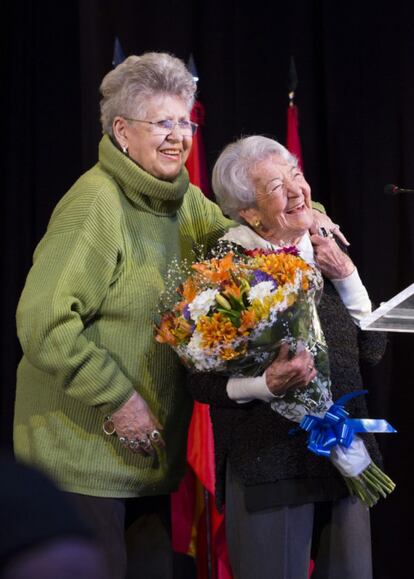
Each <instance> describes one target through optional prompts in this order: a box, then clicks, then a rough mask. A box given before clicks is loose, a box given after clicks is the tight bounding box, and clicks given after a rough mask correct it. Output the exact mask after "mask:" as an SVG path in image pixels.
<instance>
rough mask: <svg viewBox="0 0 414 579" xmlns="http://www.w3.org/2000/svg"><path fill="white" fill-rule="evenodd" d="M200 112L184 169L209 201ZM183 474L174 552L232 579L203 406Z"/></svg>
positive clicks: (201, 570) (204, 576) (202, 570)
mask: <svg viewBox="0 0 414 579" xmlns="http://www.w3.org/2000/svg"><path fill="white" fill-rule="evenodd" d="M204 114H205V113H204V107H203V105H202V104H201V103H200V102H198V101H197V102H196V103H195V104H194V107H193V110H192V113H191V120H192V121H193V122H195V123H197V124H198V125H199V129H198V131H197V133H196V135H195V136H194V139H193V146H192V149H191V153H190V156H189V158H188V160H187V163H186V167H187V170H188V172H189V175H190V181H191V183H194V184H195V185H197V186H198V187H200V189H201V190H202V191H203V193H204V194H205V195H206V196H207V197H211V190H210V187H209V184H208V177H207V168H206V161H205V151H204V146H203V142H202V135H201V127H202V126H203V124H204ZM187 462H188V469H187V473H186V475H185V477H184V479H183V481H182V482H181V485H180V487H179V489H178V491H176V492H175V493H173V494H172V497H171V510H172V540H173V549H174V550H175V551H177V552H179V553H184V554H189V555H192V556H194V557H196V561H197V577H198V579H208V577H209V566H210V567H211V575H212V577H213V579H232V573H231V569H230V563H229V559H228V554H227V546H226V539H225V528H224V516H223V515H221V514H220V513H218V511H217V509H216V507H215V504H214V488H215V468H214V439H213V431H212V426H211V420H210V412H209V407H208V405H207V404H201V403H199V402H196V403H195V404H194V411H193V416H192V419H191V424H190V429H189V433H188V442H187Z"/></svg>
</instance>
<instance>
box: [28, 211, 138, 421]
mask: <svg viewBox="0 0 414 579" xmlns="http://www.w3.org/2000/svg"><path fill="white" fill-rule="evenodd" d="M104 211H105V208H104V209H103V210H102V209H101V210H100V212H99V213H100V215H99V218H98V219H97V218H96V216H94V215H93V212H92V215H90V216H89V219H88V220H87V221H86V223H84V225H83V226H82V228H80V229H79V228H78V227H75V228H72V229H70V228H69V229H66V230H65V231H62V229H61V230H59V227H57V228H56V227H55V228H53V227H51V228H50V231H49V232H48V233H47V234H46V235H45V237H44V238H43V240H42V241H41V243H40V244H39V246H38V248H37V250H36V252H35V259H34V263H33V266H32V269H31V270H30V272H29V275H28V277H27V281H26V284H25V287H24V290H23V292H22V295H21V298H20V302H19V306H18V310H17V328H18V335H19V339H20V343H21V346H22V349H23V352H24V355H25V356H26V358H27V359H28V360H29V362H30V363H31V364H32V365H33V366H35V367H36V368H38V369H40V370H43V371H45V372H47V373H49V374H53V375H54V376H55V379H56V383H57V385H58V386H61V387H63V388H64V389H65V391H66V393H67V394H68V395H69V396H72V397H73V398H76V399H78V400H79V401H81V402H82V403H84V404H87V405H90V406H96V407H98V408H100V409H101V410H102V412H111V411H113V410H115V409H117V408H119V406H121V405H122V404H123V402H125V401H126V400H127V399H128V398H129V397H130V396H131V395H132V393H133V391H134V390H133V385H132V384H131V382H130V380H129V379H128V378H127V376H126V375H125V374H124V373H123V372H122V370H121V368H120V367H119V365H118V363H117V362H116V361H115V360H114V359H113V358H112V357H111V353H110V352H108V351H107V350H105V349H103V348H101V347H98V345H97V344H96V343H94V342H93V341H91V340H90V339H88V337H87V334H88V332H87V327H88V324H89V323H90V322H91V321H92V320H93V319H94V317H95V316H96V315H97V314H98V313H99V309H100V306H101V304H102V302H103V300H104V298H105V296H106V293H107V291H108V288H109V286H110V284H111V283H112V282H113V281H114V279H115V277H116V275H117V267H118V265H117V264H118V261H119V244H118V245H117V243H116V240H117V237H116V230H115V229H116V228H115V227H114V224H112V231H111V224H109V228H108V223H106V224H104V223H103V221H105V217H104ZM64 221H65V220H62V222H64ZM66 223H67V219H66ZM88 224H90V226H88ZM102 226H104V227H105V226H106V230H105V231H106V233H105V234H104V235H103V234H102V233H101V234H100V235H99V232H100V231H102V229H101V228H102ZM56 230H58V231H59V232H58V233H56ZM119 235H120V233H119V232H118V238H119Z"/></svg>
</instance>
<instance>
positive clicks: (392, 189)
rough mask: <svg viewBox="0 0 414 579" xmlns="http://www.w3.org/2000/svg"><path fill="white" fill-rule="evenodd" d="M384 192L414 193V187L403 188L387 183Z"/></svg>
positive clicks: (392, 193)
mask: <svg viewBox="0 0 414 579" xmlns="http://www.w3.org/2000/svg"><path fill="white" fill-rule="evenodd" d="M384 193H387V194H388V195H398V193H414V189H402V188H401V187H398V186H397V185H392V184H391V183H390V184H388V185H385V187H384Z"/></svg>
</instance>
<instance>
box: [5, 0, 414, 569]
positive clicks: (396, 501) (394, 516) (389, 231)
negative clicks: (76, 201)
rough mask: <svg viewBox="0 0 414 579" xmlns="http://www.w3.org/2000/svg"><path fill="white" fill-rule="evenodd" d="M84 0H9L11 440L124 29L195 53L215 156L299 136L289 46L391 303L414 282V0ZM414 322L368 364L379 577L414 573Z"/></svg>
mask: <svg viewBox="0 0 414 579" xmlns="http://www.w3.org/2000/svg"><path fill="white" fill-rule="evenodd" d="M243 5H244V3H241V2H238V1H237V0H232V1H230V0H227V1H226V0H205V2H201V1H199V0H169V1H168V0H165V1H158V2H138V1H134V0H101V1H99V0H79V2H75V1H72V2H63V3H60V2H59V3H56V2H51V1H34V0H27V1H25V2H22V1H18V0H16V1H15V2H13V3H9V16H8V18H6V17H5V16H4V14H3V18H2V24H3V33H2V43H4V44H5V46H4V47H3V50H2V55H3V59H4V62H3V64H4V66H3V78H2V88H1V91H0V94H1V102H2V126H3V129H2V135H3V139H2V140H3V144H4V152H3V155H2V159H3V163H4V166H3V169H2V172H1V175H2V179H3V183H2V185H3V186H2V195H1V205H2V211H1V220H2V226H1V230H0V231H1V236H2V252H1V262H2V263H1V267H2V272H3V278H2V279H3V282H2V284H1V286H0V287H1V304H2V328H1V350H0V356H1V378H2V388H1V391H0V409H1V417H0V434H1V441H2V445H3V446H5V447H6V448H7V447H8V448H10V447H11V425H12V414H13V400H14V388H15V371H16V365H17V363H18V360H19V358H20V349H19V345H18V342H17V340H16V337H15V334H16V331H15V320H14V314H15V309H16V304H17V300H18V297H19V294H20V292H21V289H22V286H23V283H24V280H25V277H26V275H27V272H28V269H29V267H30V263H31V256H32V253H33V250H34V248H35V245H36V243H37V242H38V241H39V239H40V237H41V236H42V234H43V232H44V230H45V227H46V225H47V222H48V219H49V216H50V213H51V210H52V208H53V207H54V205H55V204H56V202H57V201H58V200H59V198H60V197H61V196H62V195H63V194H64V193H65V191H66V190H67V189H68V187H69V186H70V185H71V184H72V182H73V181H74V180H75V179H76V178H77V177H78V176H79V175H80V173H81V172H83V171H84V170H86V169H87V168H89V167H90V166H91V165H92V164H93V163H95V162H96V158H97V144H98V141H99V138H100V126H99V108H98V101H99V94H98V87H99V82H100V80H101V78H102V77H103V75H104V74H105V73H106V72H107V71H109V70H110V68H111V66H112V65H111V61H112V54H113V45H114V40H115V37H116V36H118V38H119V40H120V42H121V45H122V48H123V50H124V53H125V54H126V55H129V54H140V53H142V52H144V51H148V50H157V51H168V52H171V53H173V54H175V55H177V56H179V57H181V58H183V59H184V60H185V61H187V60H188V58H189V56H190V54H191V53H192V54H193V55H194V59H195V62H196V66H197V69H198V72H199V76H200V81H199V98H200V100H201V101H202V102H203V104H204V106H205V108H206V114H207V117H206V126H205V127H204V128H203V138H204V142H205V146H206V152H207V159H208V164H209V170H210V171H211V168H212V165H213V163H214V160H215V158H216V157H217V155H218V153H219V152H220V150H221V149H222V148H223V147H224V146H225V145H226V144H227V143H228V142H230V141H231V140H233V139H235V138H236V137H239V136H241V135H248V134H257V133H260V134H264V135H268V136H274V137H276V138H277V139H278V140H280V141H281V142H282V143H283V142H284V140H285V133H286V126H285V115H286V106H287V101H288V99H287V87H288V68H289V59H290V56H291V55H293V56H294V57H295V61H296V68H297V72H298V77H299V86H298V89H297V95H296V102H297V105H298V107H299V114H300V123H301V124H300V134H301V141H302V147H303V155H304V168H305V174H306V176H307V178H308V180H309V182H310V184H311V186H312V190H313V197H314V199H316V200H318V201H321V202H322V203H324V204H325V207H326V209H327V211H328V212H329V214H330V215H331V217H332V218H333V219H334V220H335V221H337V222H338V223H340V224H341V226H342V229H343V231H344V232H345V233H346V234H347V236H348V238H349V239H350V241H351V247H350V252H351V256H352V258H353V259H354V260H355V262H356V263H357V265H358V267H359V270H360V273H361V276H362V278H363V280H364V281H365V284H366V286H367V288H368V290H369V293H370V295H371V297H372V299H373V300H374V301H375V302H376V303H377V304H379V303H380V302H381V301H386V300H388V299H389V298H391V297H392V296H393V295H394V294H396V293H397V292H399V291H401V290H402V289H404V288H405V287H406V286H408V285H409V284H410V283H412V282H414V267H413V265H414V264H413V251H414V230H413V220H414V196H413V197H410V196H409V195H406V196H403V195H401V196H395V197H391V196H386V195H384V193H383V187H384V185H385V184H386V183H398V184H399V185H401V186H403V187H404V186H405V187H413V186H414V74H413V65H414V38H413V34H412V22H413V17H414V6H413V5H412V3H411V2H408V1H407V2H403V1H401V0H397V1H395V2H393V3H391V4H388V5H387V8H386V9H381V7H380V5H379V4H377V3H373V2H369V1H367V2H361V1H359V2H355V1H351V2H332V1H329V0H328V1H325V2H324V1H316V0H313V1H312V0H308V1H306V0H291V1H290V2H286V1H285V2H275V1H274V0H273V1H269V2H256V3H250V4H249V5H248V6H247V7H242V6H243ZM413 344H414V336H412V335H410V334H389V347H388V352H387V355H386V357H385V359H384V360H383V361H382V362H381V364H380V365H379V366H378V367H376V368H375V369H368V368H367V369H364V372H365V382H366V386H367V387H368V388H369V390H370V395H369V403H370V409H371V415H373V416H377V417H385V418H387V419H388V420H389V421H390V422H391V423H392V424H393V425H394V426H395V427H396V428H397V429H398V434H396V435H392V436H391V435H382V436H379V437H378V438H379V441H380V444H381V447H382V450H383V454H384V458H385V465H386V470H387V472H388V473H389V474H390V475H391V476H392V478H393V479H394V480H395V481H396V482H397V490H396V491H395V492H394V494H393V495H392V496H390V497H389V498H388V499H387V500H386V501H382V502H381V503H380V504H379V505H377V506H376V507H375V508H374V509H373V512H372V518H373V542H374V555H375V557H374V564H375V578H376V579H394V578H397V577H398V578H399V577H411V576H412V574H413V571H412V570H411V566H412V553H411V545H412V537H413V534H412V531H411V519H412V517H413V514H414V513H413V506H412V497H411V490H412V485H411V484H410V473H411V470H412V469H411V465H410V460H411V456H412V452H411V449H412V446H413V442H414V436H413V433H412V430H411V428H410V427H411V420H410V417H411V414H412V411H413V410H412V407H413V401H414V397H413V393H412V382H413V377H414V368H413V363H412V355H413V354H412V352H413Z"/></svg>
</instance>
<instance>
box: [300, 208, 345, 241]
mask: <svg viewBox="0 0 414 579" xmlns="http://www.w3.org/2000/svg"><path fill="white" fill-rule="evenodd" d="M312 215H313V223H312V225H311V227H310V229H309V232H310V234H311V235H313V234H315V233H319V230H320V229H321V228H323V229H325V231H326V232H327V233H333V234H334V235H336V237H337V238H338V239H340V240H341V241H342V243H343V244H344V245H350V243H349V241H348V240H347V238H346V237H345V235H344V234H343V233H342V231H341V230H340V228H339V225H338V224H337V223H333V221H332V220H331V218H330V217H328V216H327V215H326V214H325V213H321V212H320V211H318V210H317V209H313V210H312Z"/></svg>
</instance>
